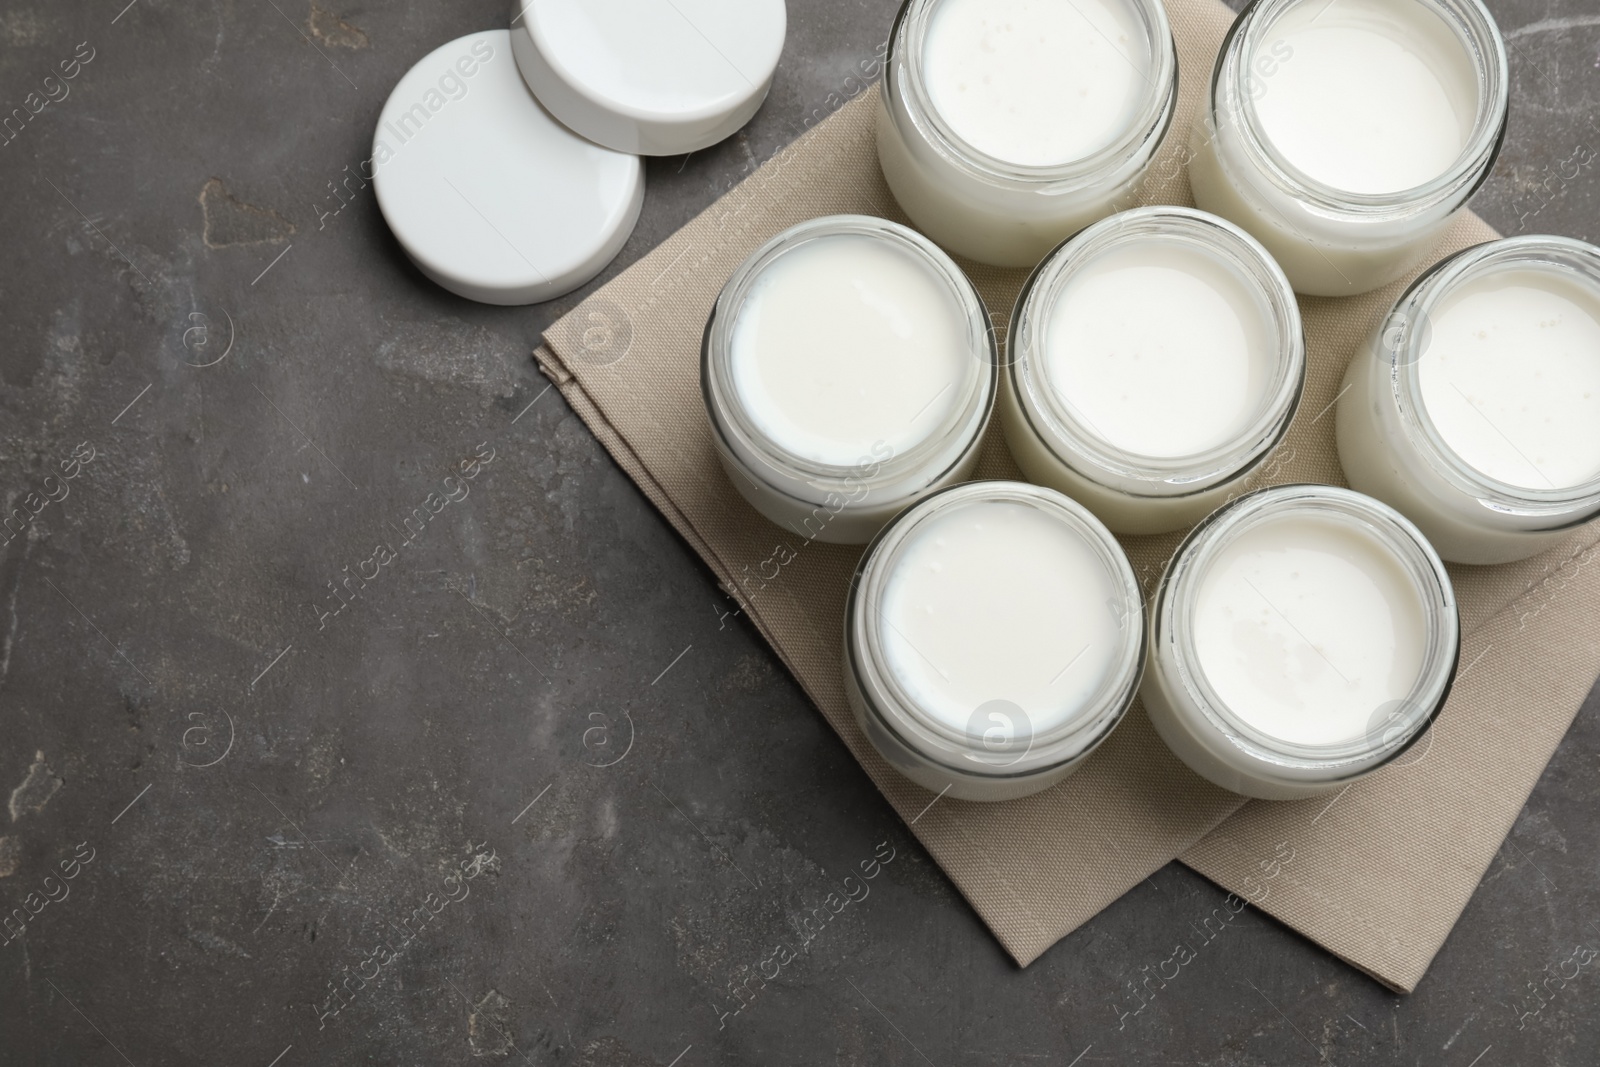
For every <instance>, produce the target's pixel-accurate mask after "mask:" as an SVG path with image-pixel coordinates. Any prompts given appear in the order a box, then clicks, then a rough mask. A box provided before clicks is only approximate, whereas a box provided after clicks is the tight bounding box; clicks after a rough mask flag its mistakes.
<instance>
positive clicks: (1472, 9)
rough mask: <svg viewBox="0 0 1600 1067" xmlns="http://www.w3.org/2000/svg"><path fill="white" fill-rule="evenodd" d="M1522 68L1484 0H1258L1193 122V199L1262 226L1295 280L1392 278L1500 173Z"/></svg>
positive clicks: (1303, 288)
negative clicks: (1509, 58)
mask: <svg viewBox="0 0 1600 1067" xmlns="http://www.w3.org/2000/svg"><path fill="white" fill-rule="evenodd" d="M1508 80H1509V79H1508V73H1507V66H1506V51H1505V43H1504V41H1503V40H1502V39H1501V37H1500V31H1499V29H1498V28H1497V27H1496V26H1495V22H1494V18H1493V17H1492V16H1491V15H1490V14H1489V12H1488V11H1487V10H1486V9H1485V8H1484V6H1483V4H1482V3H1481V2H1480V0H1336V2H1330V0H1254V2H1253V3H1251V4H1250V6H1248V7H1247V8H1245V10H1244V12H1243V13H1242V14H1240V16H1239V18H1238V20H1237V21H1236V22H1235V23H1234V26H1233V29H1232V31H1231V32H1230V33H1229V35H1228V38H1227V40H1226V41H1225V42H1224V43H1223V47H1222V51H1221V53H1220V55H1219V56H1218V57H1217V66H1216V70H1215V72H1214V74H1213V77H1212V81H1211V94H1210V99H1209V101H1208V103H1207V105H1206V106H1203V107H1202V108H1201V114H1200V116H1199V117H1198V119H1197V121H1196V122H1195V124H1194V128H1193V131H1192V142H1191V150H1192V156H1193V158H1192V159H1191V162H1190V164H1189V181H1190V185H1191V186H1192V187H1193V190H1194V197H1195V202H1196V203H1197V204H1199V206H1200V207H1202V208H1204V209H1206V210H1207V211H1213V212H1215V213H1217V214H1218V215H1222V216H1223V217H1225V218H1228V219H1231V220H1232V221H1234V222H1236V223H1238V224H1239V225H1240V226H1243V227H1244V228H1245V229H1246V230H1249V231H1250V232H1251V233H1252V234H1254V235H1255V236H1256V237H1257V238H1258V239H1259V240H1260V241H1261V243H1262V244H1264V245H1266V247H1267V249H1268V250H1269V251H1271V253H1272V254H1273V256H1274V257H1275V258H1276V259H1277V260H1278V262H1279V263H1280V264H1282V266H1283V269H1284V272H1285V273H1286V274H1287V275H1288V276H1289V280H1290V281H1291V282H1292V283H1293V284H1294V288H1295V290H1296V291H1297V292H1300V293H1305V294H1308V295H1313V296H1349V295H1353V294H1356V293H1364V292H1367V291H1369V290H1372V289H1376V288H1378V287H1379V286H1382V285H1387V284H1388V283H1389V282H1392V281H1394V280H1396V279H1397V278H1400V277H1401V276H1402V275H1404V274H1405V273H1406V272H1407V271H1409V270H1411V269H1412V268H1413V267H1415V266H1416V265H1417V264H1418V263H1420V262H1422V260H1423V259H1424V258H1425V257H1426V256H1427V254H1428V252H1429V251H1430V250H1431V249H1432V248H1433V247H1434V245H1435V244H1436V243H1437V242H1438V239H1439V237H1440V235H1441V234H1442V233H1443V231H1444V228H1445V227H1446V226H1447V225H1448V224H1449V222H1450V218H1451V216H1453V215H1454V214H1455V213H1456V212H1457V211H1458V210H1460V209H1461V208H1462V207H1463V206H1464V205H1465V204H1466V202H1467V201H1468V200H1469V199H1470V198H1471V197H1472V195H1473V194H1474V193H1475V192H1477V190H1478V187H1479V186H1480V185H1482V184H1483V182H1484V180H1485V179H1486V178H1487V177H1488V175H1489V171H1490V169H1491V168H1492V167H1493V165H1494V161H1495V158H1496V156H1497V155H1498V154H1499V151H1500V145H1501V142H1502V141H1503V139H1504V136H1505V127H1506V114H1507V99H1508Z"/></svg>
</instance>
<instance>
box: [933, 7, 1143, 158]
mask: <svg viewBox="0 0 1600 1067" xmlns="http://www.w3.org/2000/svg"><path fill="white" fill-rule="evenodd" d="M923 48H924V54H923V72H924V73H923V77H924V78H925V79H926V82H927V87H928V96H929V98H930V99H931V100H932V101H933V106H934V108H935V110H936V111H937V112H938V114H939V116H940V117H941V118H943V119H944V121H945V122H946V123H948V124H949V126H950V128H951V130H953V131H954V132H955V134H956V136H958V137H960V138H961V139H962V140H964V141H966V142H967V143H968V144H970V145H972V146H973V147H974V148H976V149H978V150H979V151H980V152H983V153H985V154H987V155H990V156H993V157H995V158H996V159H1001V160H1004V161H1006V162H1007V163H1015V164H1018V165H1020V166H1027V167H1046V166H1052V165H1056V164H1061V163H1070V162H1072V161H1073V160H1076V159H1082V158H1084V157H1085V156H1087V155H1090V154H1091V153H1093V152H1096V151H1098V150H1099V149H1101V148H1104V147H1105V146H1106V145H1107V144H1109V143H1110V142H1111V141H1112V140H1113V139H1114V138H1115V137H1116V136H1117V135H1118V134H1120V133H1121V132H1122V131H1123V130H1124V129H1125V128H1126V127H1127V125H1128V123H1129V122H1131V121H1132V119H1133V114H1134V110H1135V108H1136V107H1137V106H1138V103H1139V98H1140V96H1141V95H1142V90H1143V88H1144V83H1145V81H1147V80H1148V79H1149V77H1150V66H1151V64H1150V54H1149V46H1148V45H1147V44H1146V42H1145V39H1144V30H1143V28H1142V27H1141V26H1140V25H1139V22H1138V18H1137V16H1136V15H1135V13H1134V11H1133V9H1132V8H1131V7H1130V6H1129V5H1128V4H1127V3H1126V0H944V2H943V3H941V4H939V5H938V6H937V7H936V8H935V9H934V13H933V17H932V19H931V21H930V22H929V24H928V35H927V40H926V42H925V44H924V45H923Z"/></svg>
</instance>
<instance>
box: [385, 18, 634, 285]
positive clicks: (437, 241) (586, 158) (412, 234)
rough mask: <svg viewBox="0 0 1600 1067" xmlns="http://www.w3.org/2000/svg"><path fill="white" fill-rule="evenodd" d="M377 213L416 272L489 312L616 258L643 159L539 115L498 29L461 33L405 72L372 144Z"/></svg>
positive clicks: (583, 276)
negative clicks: (477, 302)
mask: <svg viewBox="0 0 1600 1067" xmlns="http://www.w3.org/2000/svg"><path fill="white" fill-rule="evenodd" d="M372 170H373V182H372V184H373V187H374V189H375V191H376V192H377V196H378V207H379V208H380V209H381V210H382V211H383V217H384V219H385V220H386V221H387V222H388V223H389V228H390V229H391V230H393V231H394V235H395V237H396V238H397V239H398V240H399V241H400V244H401V245H402V246H403V247H404V248H405V250H406V254H407V255H409V256H410V257H411V259H412V261H413V262H415V263H416V265H417V267H418V269H420V270H421V271H422V273H424V274H426V275H427V276H428V277H429V278H432V279H433V280H434V281H436V282H438V283H439V284H440V285H442V286H444V287H445V288H446V289H449V290H450V291H451V292H453V293H457V294H459V295H461V296H464V297H467V298H468V299H471V300H480V301H482V302H484V303H486V304H532V303H537V302H538V301H541V300H553V299H554V298H556V297H558V296H561V295H563V294H565V293H569V292H571V291H572V290H574V289H576V288H577V287H578V286H580V285H582V284H583V283H584V282H587V281H588V280H589V279H591V278H593V277H594V276H595V275H596V274H598V273H600V271H601V270H602V269H603V268H604V267H605V265H606V264H607V263H609V262H611V260H612V259H613V258H615V256H616V254H617V253H618V252H619V251H621V249H622V245H623V242H625V241H627V239H628V235H629V234H630V233H632V232H633V226H634V223H636V222H637V221H638V220H639V208H640V206H641V205H642V204H643V203H644V161H643V160H641V159H640V158H639V157H638V156H633V155H625V154H623V153H621V152H613V151H611V150H610V149H608V148H602V147H600V146H599V145H596V144H592V143H590V142H589V141H586V140H584V139H583V138H581V137H579V136H577V135H576V134H574V133H573V132H572V131H571V130H569V129H567V128H566V127H565V126H563V125H561V124H560V123H559V122H557V121H556V120H555V119H553V118H551V117H550V114H549V113H548V112H546V111H545V110H544V108H542V107H540V106H539V102H538V101H537V100H535V99H534V98H533V94H532V93H530V92H529V91H528V87H527V85H525V84H524V83H523V81H522V78H521V76H520V75H518V73H517V64H516V61H515V60H514V59H513V58H512V56H511V35H510V34H509V33H507V32H506V31H505V30H488V31H485V32H483V33H474V34H469V35H468V36H466V37H462V38H459V39H458V40H455V41H451V42H450V43H449V44H447V45H445V46H444V47H442V48H439V49H436V50H435V51H433V52H430V53H429V54H428V55H427V56H426V57H425V58H423V60H422V61H421V62H419V63H418V64H417V65H416V66H414V67H412V68H411V70H409V71H408V72H406V75H405V77H403V78H401V79H400V84H398V85H396V86H395V87H394V92H393V93H391V94H390V95H389V101H388V103H386V104H384V106H383V112H382V114H380V115H379V116H378V129H377V132H376V134H375V135H374V136H373V143H372Z"/></svg>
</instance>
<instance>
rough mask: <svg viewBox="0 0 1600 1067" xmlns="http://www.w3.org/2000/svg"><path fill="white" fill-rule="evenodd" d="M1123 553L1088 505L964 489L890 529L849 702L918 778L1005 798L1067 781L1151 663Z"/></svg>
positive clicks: (1019, 488) (1013, 487)
mask: <svg viewBox="0 0 1600 1067" xmlns="http://www.w3.org/2000/svg"><path fill="white" fill-rule="evenodd" d="M1143 617H1144V613H1143V603H1142V601H1141V598H1140V594H1139V588H1138V584H1137V582H1136V581H1135V579H1134V575H1133V569H1132V567H1131V566H1130V565H1129V564H1128V560H1127V556H1126V555H1124V554H1123V551H1122V549H1121V547H1120V546H1119V545H1118V544H1117V542H1116V540H1115V539H1114V538H1113V537H1112V536H1111V533H1110V531H1108V530H1107V529H1106V528H1105V527H1104V526H1102V525H1101V524H1100V523H1099V522H1097V521H1096V520H1095V519H1094V517H1093V516H1092V515H1090V514H1089V513H1088V512H1087V511H1085V510H1084V509H1083V507H1082V506H1081V505H1079V504H1077V503H1075V502H1073V501H1072V500H1069V499H1068V498H1066V497H1064V496H1062V495H1061V494H1059V493H1056V492H1054V491H1053V490H1050V489H1044V488H1041V487H1038V486H1033V485H1025V484H1022V483H1019V482H971V483H968V484H966V485H960V486H956V487H954V488H951V489H948V490H946V491H944V492H942V493H939V494H937V495H935V496H933V497H931V498H929V499H927V500H925V501H922V502H921V503H919V504H918V505H916V506H915V507H913V508H910V509H909V510H907V511H906V512H905V513H904V514H903V515H901V516H900V517H899V518H898V519H896V520H895V522H894V524H893V525H891V526H890V527H889V528H888V529H887V530H885V531H884V533H883V535H882V537H881V538H880V539H879V540H878V541H877V542H876V543H875V545H874V547H873V549H872V551H871V552H870V553H869V554H868V555H867V556H866V558H864V559H863V560H862V562H861V566H860V569H859V571H858V572H857V575H856V579H855V581H854V582H852V584H851V595H850V603H849V607H848V610H847V613H846V622H845V646H846V647H845V679H844V681H845V692H846V696H847V697H848V698H849V701H850V705H851V707H852V709H853V710H854V711H855V714H856V719H857V722H858V723H859V724H860V725H861V727H862V729H863V731H864V732H865V733H866V735H867V737H868V739H869V740H870V741H871V742H872V744H873V745H874V746H875V747H876V748H877V749H878V751H879V752H880V753H881V754H882V755H883V756H884V758H886V759H887V760H888V761H889V762H890V763H891V764H893V765H894V766H895V767H896V768H897V769H898V770H900V771H901V772H902V773H904V774H905V775H906V776H907V777H909V778H911V779H912V780H913V781H915V782H917V783H919V784H921V785H923V786H925V787H926V788H928V789H930V790H932V791H934V792H936V793H941V794H942V793H945V792H948V793H949V794H950V795H951V796H952V797H955V798H958V799H963V800H1006V799H1013V798H1016V797H1020V796H1026V795H1028V794H1029V793H1034V792H1037V791H1039V790H1041V789H1044V788H1047V787H1049V786H1051V785H1053V784H1055V783H1056V782H1058V781H1060V780H1061V779H1062V778H1065V777H1066V776H1067V775H1069V774H1071V773H1072V772H1073V771H1074V770H1075V769H1077V767H1078V766H1080V765H1081V764H1082V762H1083V760H1085V759H1086V758H1088V755H1089V753H1090V752H1092V751H1093V750H1094V748H1095V747H1096V746H1097V745H1099V744H1100V743H1101V742H1102V741H1103V740H1105V738H1106V736H1107V735H1109V733H1110V732H1111V730H1112V729H1113V728H1114V727H1115V726H1116V725H1117V723H1118V722H1119V721H1121V718H1122V716H1123V715H1124V714H1125V713H1126V711H1127V709H1128V707H1129V706H1130V704H1131V703H1132V701H1133V698H1134V695H1135V692H1136V690H1137V687H1138V680H1139V673H1140V670H1141V667H1142V662H1143V643H1144V628H1143Z"/></svg>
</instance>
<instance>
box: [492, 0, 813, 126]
mask: <svg viewBox="0 0 1600 1067" xmlns="http://www.w3.org/2000/svg"><path fill="white" fill-rule="evenodd" d="M511 14H512V17H511V47H512V49H513V50H514V51H515V53H516V56H517V65H518V66H520V67H521V68H522V76H523V77H524V78H526V79H527V81H528V85H529V86H530V87H531V88H532V89H533V91H534V93H535V94H536V95H537V96H538V97H539V101H540V102H541V103H542V104H544V106H545V107H547V108H549V109H550V112H551V113H552V114H553V115H555V116H556V118H558V119H560V120H561V121H562V122H564V123H566V124H567V125H568V126H570V127H571V128H572V129H574V130H576V131H577V132H578V133H581V134H583V136H585V137H587V138H589V139H590V140H591V141H595V142H597V143H599V144H603V145H605V146H607V147H608V148H615V149H617V150H618V151H619V152H638V153H640V154H642V155H647V156H675V155H682V154H683V153H686V152H693V151H695V150H697V149H701V148H705V147H707V146H708V145H713V144H716V143H717V142H718V141H720V140H722V139H723V138H725V137H728V136H730V135H732V134H733V133H734V132H736V131H737V130H738V129H739V128H740V127H741V126H743V125H744V124H745V123H746V122H749V121H750V117H751V116H752V115H754V114H755V113H756V109H757V108H759V107H760V106H761V102H762V101H763V100H765V99H766V96H767V88H768V86H770V85H771V84H772V73H773V71H775V70H776V69H777V67H778V54H779V53H780V52H782V51H783V36H784V32H785V30H786V29H787V25H788V12H787V11H786V10H785V8H784V0H511Z"/></svg>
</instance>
